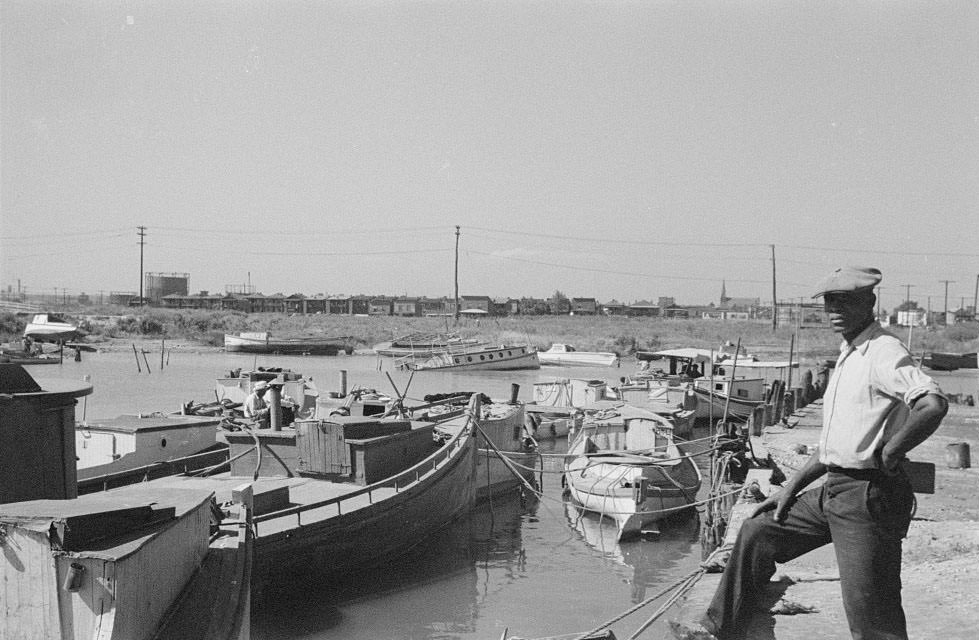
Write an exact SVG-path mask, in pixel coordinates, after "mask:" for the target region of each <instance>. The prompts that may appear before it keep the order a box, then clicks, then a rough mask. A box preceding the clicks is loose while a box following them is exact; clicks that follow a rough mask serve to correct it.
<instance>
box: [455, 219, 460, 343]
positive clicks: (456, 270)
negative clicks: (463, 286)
mask: <svg viewBox="0 0 979 640" xmlns="http://www.w3.org/2000/svg"><path fill="white" fill-rule="evenodd" d="M455 285H456V313H455V316H456V323H457V324H458V322H459V225H456V269H455Z"/></svg>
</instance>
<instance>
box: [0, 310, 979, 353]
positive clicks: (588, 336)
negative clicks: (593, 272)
mask: <svg viewBox="0 0 979 640" xmlns="http://www.w3.org/2000/svg"><path fill="white" fill-rule="evenodd" d="M73 317H75V318H77V319H79V321H80V323H79V324H80V326H81V327H82V328H83V329H84V330H85V331H86V332H87V336H86V338H85V341H86V342H89V343H92V344H95V345H98V344H99V343H111V342H114V341H118V339H125V340H155V339H161V338H166V339H167V340H181V341H194V342H196V343H197V344H199V345H201V346H213V347H219V346H222V345H223V337H224V334H225V333H235V332H239V331H269V332H271V333H272V335H274V336H276V337H282V338H286V337H300V336H317V337H337V336H347V337H350V338H352V339H353V340H354V342H355V343H356V344H357V348H358V349H369V348H371V347H372V346H373V345H374V344H376V343H378V342H383V341H385V340H391V339H392V338H395V337H397V336H401V335H405V334H408V333H426V334H429V333H431V334H434V333H450V332H451V333H457V334H459V335H461V336H462V337H467V338H468V337H479V338H481V339H483V340H486V341H488V342H491V343H500V344H504V343H511V344H512V343H528V344H530V345H531V346H535V347H539V348H541V349H546V348H548V347H549V346H550V345H551V344H552V343H555V342H563V343H569V344H573V345H574V346H575V347H576V348H577V349H579V350H582V351H611V352H614V353H616V354H618V355H619V356H620V357H628V356H630V355H633V354H634V353H635V352H636V351H648V350H658V349H669V348H675V347H697V348H704V349H711V348H714V349H716V348H718V347H719V346H720V345H721V344H723V343H725V342H731V343H732V344H734V343H737V342H738V340H740V341H741V344H742V345H743V346H744V347H745V349H747V351H748V353H749V354H753V355H756V356H758V357H759V359H763V360H767V359H780V360H782V359H787V358H788V357H789V351H790V348H791V350H792V351H793V359H794V360H796V361H800V360H802V361H810V362H811V361H813V360H820V359H824V358H830V357H835V355H836V354H837V353H838V345H839V337H838V336H836V335H835V334H834V333H833V332H832V331H831V330H830V329H829V328H828V327H818V328H801V329H800V328H798V327H795V326H781V327H779V328H778V329H776V330H774V331H773V330H772V326H771V322H767V321H721V320H701V319H696V320H673V319H661V318H625V317H606V316H514V317H505V318H496V317H482V318H479V319H460V320H459V322H458V323H456V321H455V319H454V318H428V317H425V318H403V317H393V316H335V315H287V314H259V313H254V314H245V313H240V312H229V311H200V310H185V311H179V310H167V309H147V310H144V311H142V312H140V313H132V310H131V309H125V310H124V311H119V312H118V314H113V313H112V312H111V311H108V312H106V313H105V314H104V316H103V317H109V318H110V319H109V320H99V319H98V317H97V316H86V315H83V314H81V313H79V314H77V315H75V316H73ZM25 325H26V320H25V319H23V318H22V317H19V316H15V315H14V314H10V313H4V314H0V337H2V339H3V340H4V341H13V342H16V341H17V340H19V339H20V337H21V336H22V335H23V331H24V327H25ZM891 330H892V331H893V332H894V333H895V334H896V335H898V336H899V337H900V338H902V339H903V340H906V339H907V337H908V333H909V331H908V329H907V328H906V327H892V329H891ZM977 349H979V324H977V323H974V322H973V323H963V324H957V325H953V326H950V327H938V328H928V329H920V328H916V329H914V330H913V331H912V332H911V350H912V352H913V353H914V354H915V355H916V356H919V357H920V356H921V354H922V353H924V352H931V351H940V352H951V353H968V352H973V351H976V350H977Z"/></svg>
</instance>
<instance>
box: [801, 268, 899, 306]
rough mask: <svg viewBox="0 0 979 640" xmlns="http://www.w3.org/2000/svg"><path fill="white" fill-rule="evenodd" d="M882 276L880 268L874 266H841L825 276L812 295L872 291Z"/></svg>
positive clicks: (814, 296) (816, 296)
mask: <svg viewBox="0 0 979 640" xmlns="http://www.w3.org/2000/svg"><path fill="white" fill-rule="evenodd" d="M882 277H883V276H882V275H881V272H880V269H875V268H873V267H840V268H839V269H837V270H836V271H834V272H833V273H831V274H829V275H828V276H826V277H825V278H823V280H822V281H821V282H820V283H819V286H818V287H816V293H814V294H813V296H812V297H813V298H818V297H819V296H824V295H826V294H827V293H854V292H857V291H870V290H871V289H873V288H874V287H876V286H877V284H878V283H879V282H880V280H881V278H882Z"/></svg>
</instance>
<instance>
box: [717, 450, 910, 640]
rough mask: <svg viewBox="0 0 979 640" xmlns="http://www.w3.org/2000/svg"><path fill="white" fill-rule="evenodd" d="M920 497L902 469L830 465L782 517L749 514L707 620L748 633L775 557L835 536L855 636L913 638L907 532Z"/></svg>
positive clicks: (730, 632)
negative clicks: (905, 589) (904, 546)
mask: <svg viewBox="0 0 979 640" xmlns="http://www.w3.org/2000/svg"><path fill="white" fill-rule="evenodd" d="M913 502H914V494H913V492H912V489H911V484H910V482H909V481H908V478H907V476H905V475H904V474H903V473H899V474H898V475H896V476H886V475H884V474H883V473H881V472H879V471H876V470H847V469H831V470H830V471H829V472H828V473H827V476H826V483H825V484H824V485H822V486H821V487H818V488H815V489H810V490H808V491H805V492H803V493H802V494H800V495H799V497H798V500H797V501H796V502H795V503H794V504H793V505H792V507H791V509H790V510H789V513H788V516H787V517H786V519H785V522H783V523H782V524H778V523H776V522H775V521H774V520H773V519H772V513H773V512H772V511H768V512H766V513H763V514H761V515H758V516H756V517H754V518H751V519H749V520H747V521H745V523H744V525H742V527H741V531H740V532H739V534H738V538H737V541H736V542H735V544H734V549H733V550H732V551H731V557H730V559H729V560H728V563H727V565H726V567H725V569H724V575H723V576H722V577H721V583H720V585H719V586H718V589H717V592H716V593H715V594H714V599H713V601H712V602H711V605H710V608H709V609H708V610H707V617H708V618H709V620H708V622H711V623H713V626H714V628H715V629H716V630H717V636H718V637H719V638H721V639H722V640H727V639H735V638H743V637H744V634H745V626H746V624H747V621H748V620H749V619H750V617H751V614H752V612H753V611H754V610H755V609H756V607H757V606H758V604H759V596H760V595H761V593H762V592H763V590H764V589H765V586H766V585H767V584H768V582H769V580H770V579H771V577H772V576H773V575H774V574H775V563H776V562H779V563H781V562H788V561H789V560H792V559H793V558H797V557H799V556H801V555H802V554H804V553H807V552H808V551H812V550H813V549H815V548H817V547H821V546H822V545H824V544H826V543H828V542H833V543H835V549H836V560H837V563H838V564H839V568H840V587H841V589H842V592H843V606H844V609H845V610H846V617H847V622H848V623H849V625H850V633H851V634H852V636H853V638H854V639H855V640H870V639H874V640H885V639H886V640H907V637H908V636H907V630H906V625H905V619H904V609H903V608H902V607H901V540H902V539H903V538H904V536H905V535H906V534H907V531H908V525H909V524H910V523H911V510H912V506H913Z"/></svg>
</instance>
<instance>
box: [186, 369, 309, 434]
mask: <svg viewBox="0 0 979 640" xmlns="http://www.w3.org/2000/svg"><path fill="white" fill-rule="evenodd" d="M259 382H265V383H267V384H269V385H270V388H272V389H273V391H274V392H277V393H278V394H279V397H280V404H281V406H282V409H283V412H284V415H283V423H282V424H283V426H288V425H290V424H292V422H293V421H294V420H299V419H304V418H310V417H312V416H313V415H314V414H315V412H316V402H317V400H318V399H319V395H320V393H319V390H318V389H317V388H316V384H315V383H314V382H313V380H312V378H308V377H306V376H304V375H303V374H301V373H299V372H298V371H293V370H292V369H288V368H283V367H258V368H257V369H247V370H243V369H240V368H238V369H232V370H230V371H229V372H228V375H226V376H221V377H219V378H217V379H216V380H215V382H214V397H215V402H213V403H211V402H208V403H201V404H194V403H191V404H190V405H185V407H184V410H183V411H184V413H187V414H194V415H220V414H225V413H228V412H229V411H232V410H235V409H237V408H238V407H240V406H241V405H242V404H243V403H244V402H245V398H247V397H248V396H249V394H251V392H252V391H254V390H255V385H256V384H258V383H259ZM266 401H271V398H266Z"/></svg>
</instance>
